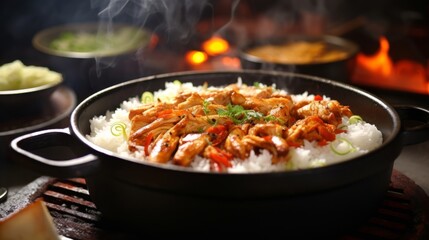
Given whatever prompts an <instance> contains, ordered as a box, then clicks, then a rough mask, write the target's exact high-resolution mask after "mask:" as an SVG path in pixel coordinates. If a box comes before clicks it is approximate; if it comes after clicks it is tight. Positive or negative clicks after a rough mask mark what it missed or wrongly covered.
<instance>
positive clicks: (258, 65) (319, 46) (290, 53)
mask: <svg viewBox="0 0 429 240" xmlns="http://www.w3.org/2000/svg"><path fill="white" fill-rule="evenodd" d="M358 50H359V48H358V46H357V45H356V44H355V43H353V42H351V41H348V40H346V39H343V38H340V37H336V36H330V35H323V36H302V35H298V36H287V37H284V38H275V39H260V40H257V41H254V42H252V43H250V44H248V45H247V46H245V47H244V48H242V49H241V50H240V51H239V58H240V62H241V66H242V68H243V69H264V70H276V71H287V72H295V73H302V74H307V75H313V76H318V77H323V78H328V79H331V80H334V81H339V82H347V81H349V76H350V73H351V71H352V69H353V65H354V62H355V56H356V54H357V52H358Z"/></svg>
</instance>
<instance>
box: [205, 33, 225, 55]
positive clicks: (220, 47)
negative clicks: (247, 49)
mask: <svg viewBox="0 0 429 240" xmlns="http://www.w3.org/2000/svg"><path fill="white" fill-rule="evenodd" d="M202 48H203V50H204V51H205V52H206V53H207V54H209V55H213V56H214V55H219V54H222V53H225V52H227V51H228V50H229V43H228V42H227V41H226V40H225V39H223V38H220V37H212V38H210V39H208V40H207V41H205V42H204V43H203V45H202Z"/></svg>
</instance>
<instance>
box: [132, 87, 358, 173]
mask: <svg viewBox="0 0 429 240" xmlns="http://www.w3.org/2000/svg"><path fill="white" fill-rule="evenodd" d="M351 115H352V112H351V110H350V109H349V107H348V106H343V105H341V104H340V103H339V102H338V101H335V100H325V99H323V98H322V99H320V96H319V98H318V99H314V100H305V101H302V102H298V103H294V102H293V101H292V98H291V96H288V95H285V94H282V93H279V92H278V91H275V90H274V89H273V88H272V87H260V86H246V85H242V86H239V85H237V84H231V85H229V86H226V87H225V88H223V89H215V90H214V89H210V90H209V89H206V90H204V91H201V92H198V93H197V92H193V93H184V94H178V96H176V97H175V99H174V102H173V103H162V102H156V103H152V104H145V105H143V106H142V107H141V108H139V109H134V110H132V111H130V114H129V118H130V120H131V130H130V131H131V132H130V135H129V138H128V145H129V149H130V150H131V151H137V150H139V149H144V154H145V155H146V158H147V159H148V160H149V161H152V162H157V163H166V162H169V161H171V162H172V163H174V164H176V165H180V166H189V165H190V164H191V163H192V161H193V159H194V158H195V157H196V156H198V155H199V156H202V157H205V158H207V159H209V160H210V161H211V169H212V170H216V171H224V170H225V169H227V168H228V167H231V166H232V165H231V160H232V159H246V158H248V157H249V155H250V152H251V151H252V150H253V151H255V152H256V153H257V152H259V151H260V150H262V149H265V150H268V151H269V152H270V153H271V155H272V156H273V158H272V162H273V163H274V164H275V163H278V162H284V161H288V153H289V149H290V147H299V146H301V145H302V144H303V142H304V140H308V141H316V142H318V143H319V144H320V145H324V144H326V143H327V142H330V141H333V140H335V135H336V133H338V131H340V130H339V129H337V127H338V126H339V125H340V123H341V121H342V117H343V116H347V117H350V116H351Z"/></svg>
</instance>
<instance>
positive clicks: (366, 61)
mask: <svg viewBox="0 0 429 240" xmlns="http://www.w3.org/2000/svg"><path fill="white" fill-rule="evenodd" d="M389 47H390V46H389V42H388V41H387V39H386V38H385V37H381V38H380V49H379V50H378V52H377V53H375V54H374V55H372V56H366V55H363V54H359V55H358V57H357V62H358V64H359V65H360V66H362V67H364V68H366V69H368V70H369V71H371V72H373V73H377V74H381V75H383V76H389V75H390V74H391V73H392V69H393V63H392V60H391V59H390V57H389Z"/></svg>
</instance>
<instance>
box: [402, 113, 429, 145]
mask: <svg viewBox="0 0 429 240" xmlns="http://www.w3.org/2000/svg"><path fill="white" fill-rule="evenodd" d="M394 108H395V110H396V112H397V113H398V114H399V117H400V119H401V125H402V128H401V134H402V142H403V144H404V145H411V144H416V143H421V142H424V141H427V140H429V110H427V109H425V108H422V107H418V106H412V105H395V106H394Z"/></svg>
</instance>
